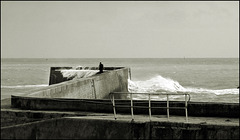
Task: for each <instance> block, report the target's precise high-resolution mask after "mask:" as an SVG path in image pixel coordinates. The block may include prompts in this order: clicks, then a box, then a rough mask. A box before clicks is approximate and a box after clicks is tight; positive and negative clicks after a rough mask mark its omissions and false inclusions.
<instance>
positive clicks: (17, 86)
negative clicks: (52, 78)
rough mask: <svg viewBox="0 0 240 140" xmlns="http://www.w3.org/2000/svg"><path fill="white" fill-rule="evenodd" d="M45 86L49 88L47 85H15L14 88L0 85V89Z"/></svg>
mask: <svg viewBox="0 0 240 140" xmlns="http://www.w3.org/2000/svg"><path fill="white" fill-rule="evenodd" d="M46 86H49V85H45V84H42V85H16V86H2V85H1V88H34V87H46Z"/></svg>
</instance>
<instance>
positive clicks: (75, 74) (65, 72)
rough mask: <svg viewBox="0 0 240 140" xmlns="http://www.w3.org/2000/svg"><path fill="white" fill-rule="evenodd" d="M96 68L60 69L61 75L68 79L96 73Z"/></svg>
mask: <svg viewBox="0 0 240 140" xmlns="http://www.w3.org/2000/svg"><path fill="white" fill-rule="evenodd" d="M98 72H99V71H98V70H72V69H71V70H61V73H62V75H63V77H67V78H68V79H79V78H85V77H89V76H93V75H95V74H97V73H98Z"/></svg>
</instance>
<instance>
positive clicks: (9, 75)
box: [1, 58, 239, 103]
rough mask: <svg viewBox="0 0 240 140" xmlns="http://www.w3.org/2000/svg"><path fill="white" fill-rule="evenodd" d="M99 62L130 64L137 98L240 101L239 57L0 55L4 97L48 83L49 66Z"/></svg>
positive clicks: (95, 64) (131, 85)
mask: <svg viewBox="0 0 240 140" xmlns="http://www.w3.org/2000/svg"><path fill="white" fill-rule="evenodd" d="M100 62H102V63H103V65H104V67H128V68H130V75H129V79H128V90H129V92H136V93H139V95H138V96H136V97H135V98H136V99H146V98H147V97H146V96H145V95H143V94H142V95H141V93H152V92H161V93H164V92H165V93H166V92H169V93H179V92H180V93H182V92H183V93H189V95H190V97H191V98H190V101H196V102H224V103H239V89H238V87H239V58H1V100H2V99H5V98H10V97H11V95H21V94H24V93H26V92H29V91H30V92H31V91H34V90H36V89H40V88H43V87H46V86H49V75H50V67H63V66H64V67H66V66H70V67H79V66H84V67H98V65H99V63H100ZM153 98H154V99H155V100H162V99H164V98H165V97H161V96H160V95H159V96H157V97H153ZM178 99H180V95H179V96H177V95H173V96H172V97H171V98H170V100H173V101H174V100H178Z"/></svg>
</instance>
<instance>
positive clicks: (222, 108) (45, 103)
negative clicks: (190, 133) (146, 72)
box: [11, 96, 239, 118]
mask: <svg viewBox="0 0 240 140" xmlns="http://www.w3.org/2000/svg"><path fill="white" fill-rule="evenodd" d="M11 100H12V107H13V108H21V109H34V110H78V111H92V112H102V113H112V112H113V108H112V102H111V100H110V99H97V100H95V99H60V98H58V99H57V98H55V99H48V98H33V97H21V96H12V99H11ZM133 103H134V106H143V107H145V108H134V114H148V113H149V110H148V108H146V107H148V101H146V100H136V101H134V102H133ZM151 103H152V104H151V106H152V107H156V106H158V107H159V106H161V107H166V106H167V105H166V102H165V101H152V102H151ZM119 104H125V105H128V106H130V101H129V100H116V107H117V109H116V111H117V113H128V114H130V107H129V108H118V105H119ZM184 105H185V103H184V102H181V101H171V102H170V105H169V106H170V107H184ZM151 112H152V114H166V112H167V111H166V109H157V108H152V110H151ZM170 115H182V116H184V115H185V110H184V109H181V110H180V109H170ZM188 115H189V116H199V117H201V116H206V117H211V116H213V117H214V116H215V117H235V118H238V117H239V104H237V103H204V102H189V103H188Z"/></svg>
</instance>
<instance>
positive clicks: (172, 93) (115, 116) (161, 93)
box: [109, 92, 190, 122]
mask: <svg viewBox="0 0 240 140" xmlns="http://www.w3.org/2000/svg"><path fill="white" fill-rule="evenodd" d="M114 94H130V101H131V106H126V105H125V106H123V105H118V107H131V116H132V121H133V120H134V115H133V108H134V107H135V108H149V120H150V121H151V108H166V109H167V118H168V121H169V116H170V115H169V109H170V108H172V109H185V116H186V122H188V112H187V104H188V102H189V101H190V94H189V93H184V92H170V93H166V92H154V93H132V92H112V93H110V94H109V97H112V98H110V99H111V101H112V103H113V113H114V118H115V120H116V119H117V115H116V104H115V99H114ZM133 94H147V95H148V107H141V106H133V98H132V95H133ZM151 95H166V96H167V107H151ZM169 95H184V96H185V106H184V107H170V106H169ZM187 96H188V100H187Z"/></svg>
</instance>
